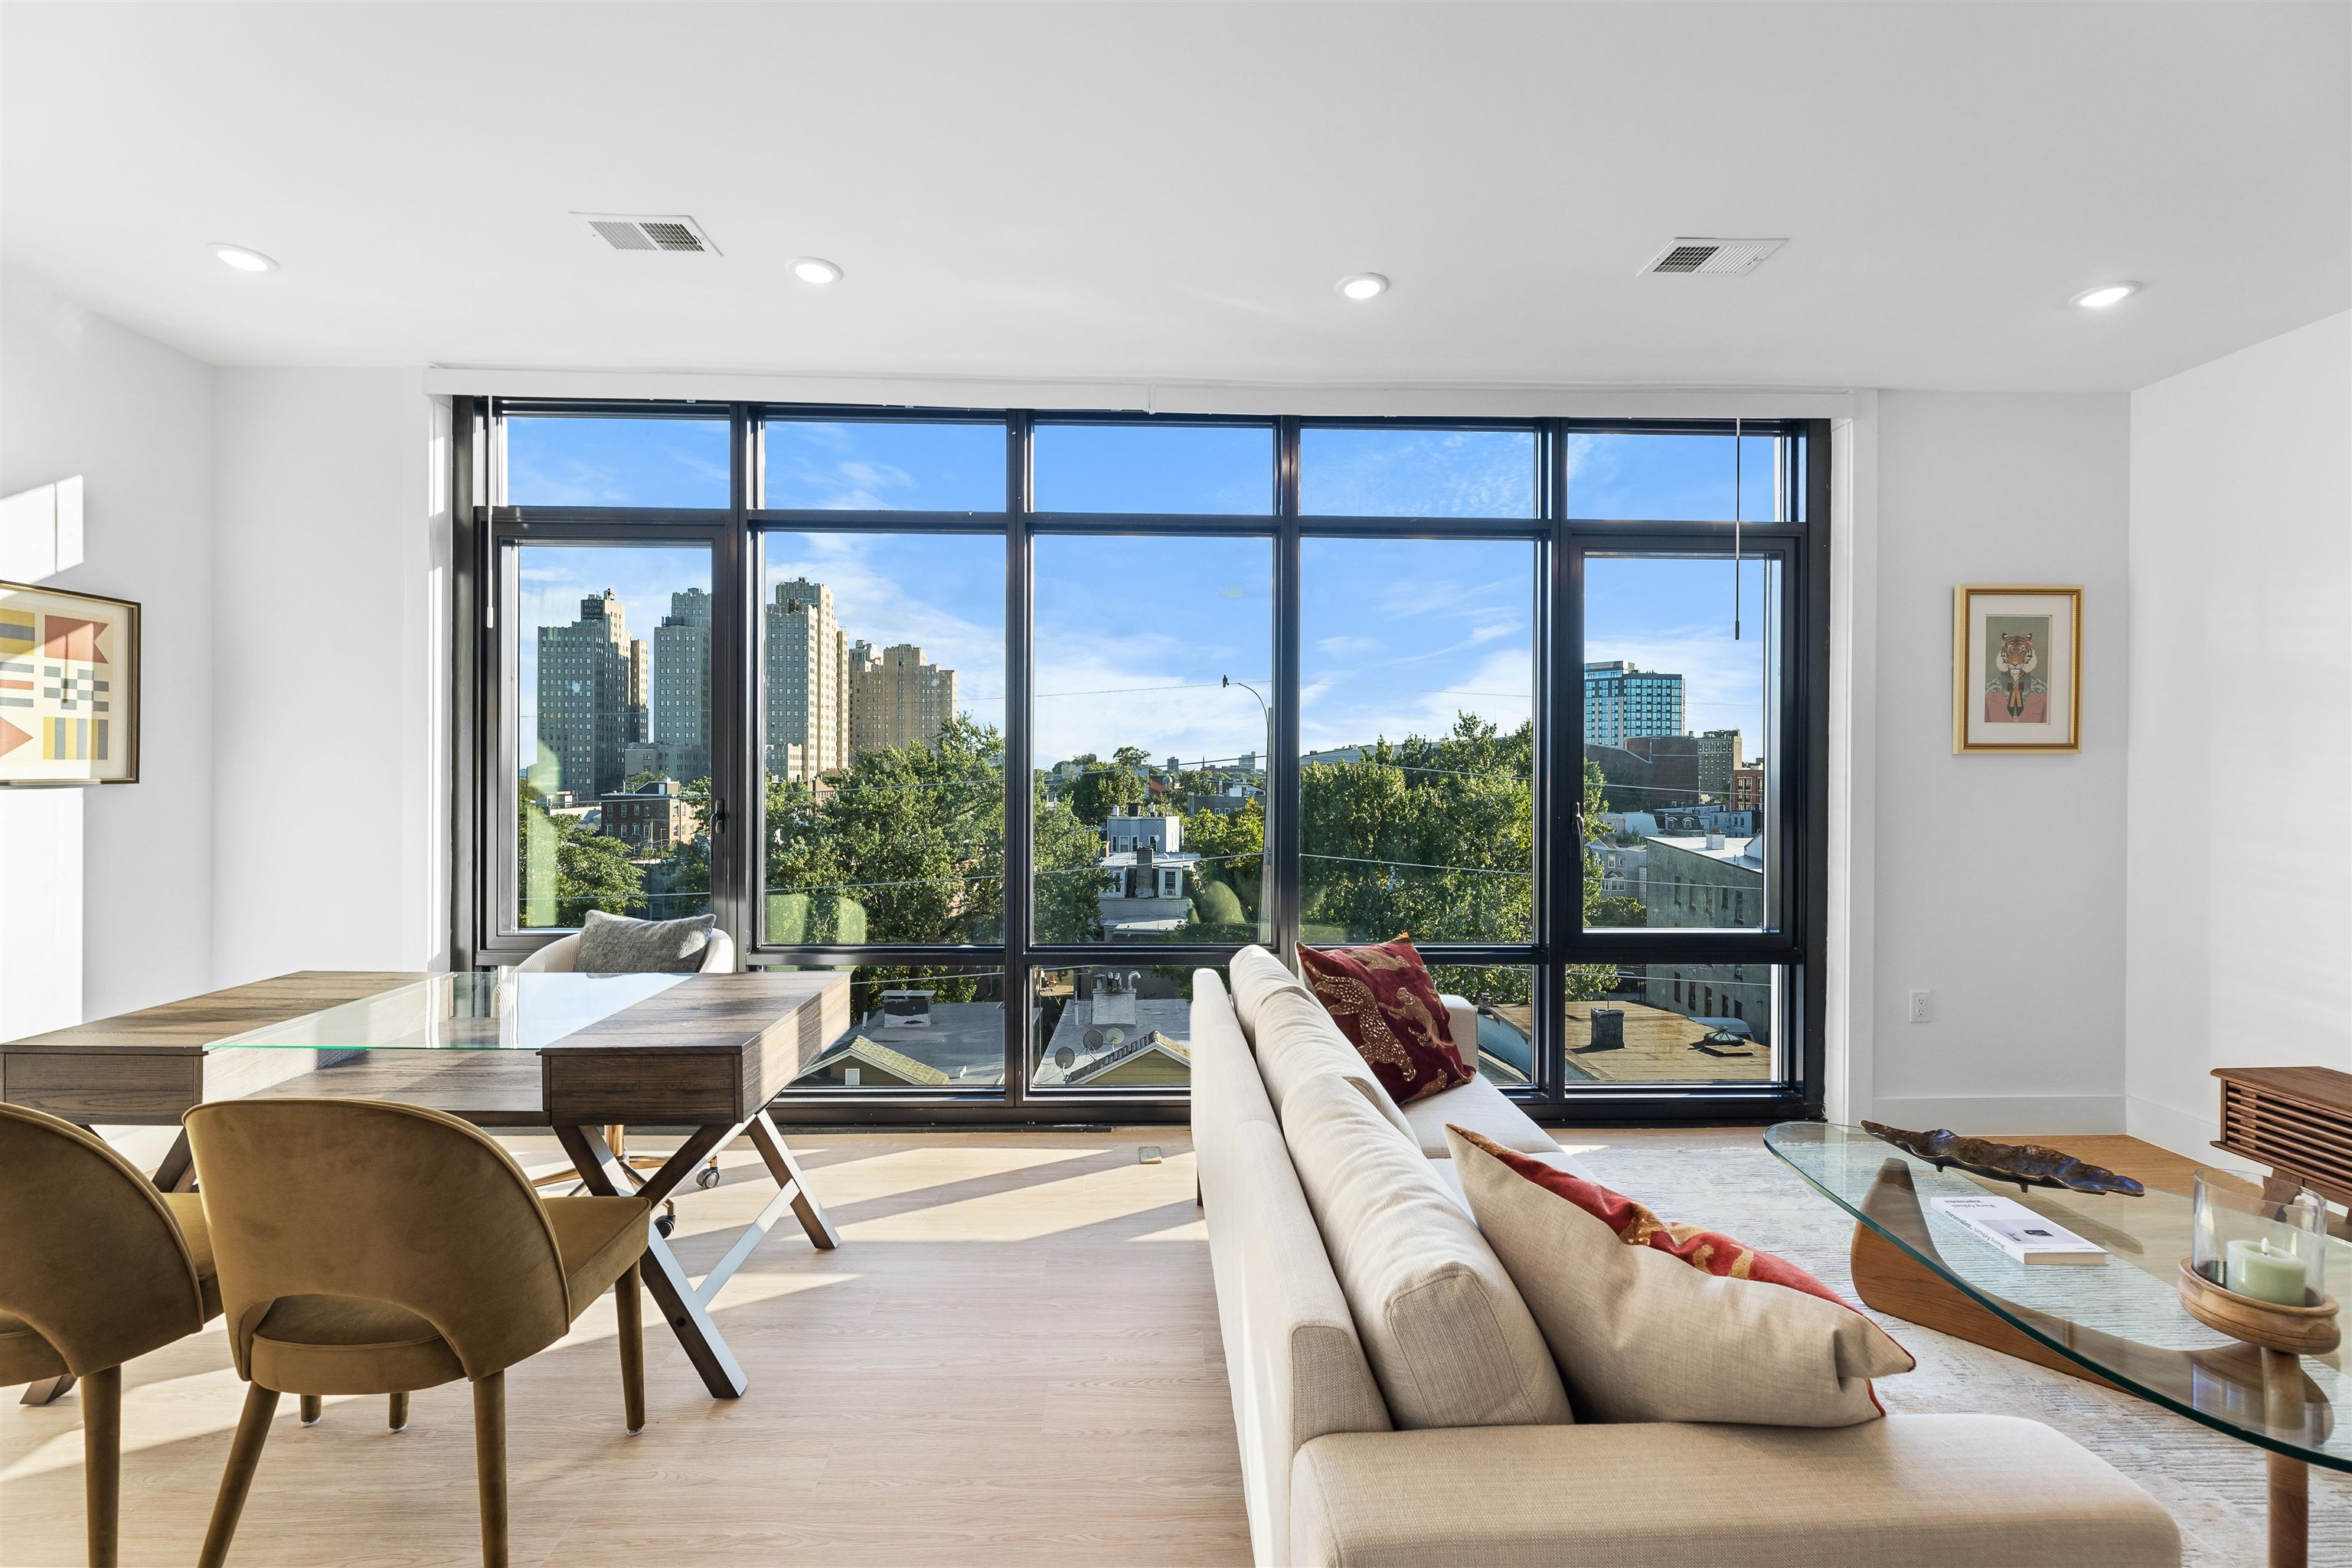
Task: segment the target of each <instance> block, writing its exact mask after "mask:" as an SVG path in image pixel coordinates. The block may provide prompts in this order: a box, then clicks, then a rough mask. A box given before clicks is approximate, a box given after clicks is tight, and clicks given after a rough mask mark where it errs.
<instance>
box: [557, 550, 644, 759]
mask: <svg viewBox="0 0 2352 1568" xmlns="http://www.w3.org/2000/svg"><path fill="white" fill-rule="evenodd" d="M644 647H645V645H644V644H643V643H633V642H631V641H630V640H629V631H628V625H627V620H626V616H625V613H624V611H623V610H622V608H621V600H620V597H619V595H615V594H614V592H613V591H612V590H611V589H609V588H607V589H606V590H605V591H604V593H602V594H600V595H596V596H595V597H593V598H588V599H583V600H581V601H580V618H579V619H578V620H576V621H573V622H572V624H571V625H570V626H541V627H540V628H539V690H538V698H539V750H540V762H541V766H540V767H536V768H534V769H533V770H532V772H533V774H534V779H533V782H534V783H537V784H539V785H540V787H541V788H542V789H546V790H563V791H567V792H569V793H570V794H571V795H573V796H574V797H575V798H578V799H583V800H587V799H593V798H594V797H596V796H598V795H604V794H606V793H607V792H609V791H612V790H616V789H618V788H620V787H621V778H622V773H621V748H622V747H623V746H625V745H626V744H627V743H628V741H629V736H628V732H627V731H628V724H629V694H630V689H631V686H630V682H631V675H630V668H631V663H632V659H633V657H636V656H633V654H632V652H631V650H632V649H636V650H642V649H643V648H644ZM639 661H640V662H641V658H640V659H639ZM550 766H551V770H552V776H551V777H549V776H547V774H546V772H545V770H546V769H548V768H549V767H550Z"/></svg>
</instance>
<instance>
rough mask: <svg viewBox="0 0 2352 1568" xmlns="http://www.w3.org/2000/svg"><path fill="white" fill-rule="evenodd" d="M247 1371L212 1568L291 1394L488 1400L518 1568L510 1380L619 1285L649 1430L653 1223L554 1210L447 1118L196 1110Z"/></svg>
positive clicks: (365, 1103) (495, 1478) (479, 1443)
mask: <svg viewBox="0 0 2352 1568" xmlns="http://www.w3.org/2000/svg"><path fill="white" fill-rule="evenodd" d="M187 1126H188V1147H189V1152H190V1153H191V1154H193V1155H194V1159H195V1166H196V1179H197V1183H198V1185H199V1186H200V1187H201V1188H202V1190H203V1192H204V1194H205V1212H206V1215H208V1217H209V1218H210V1220H211V1222H212V1236H213V1250H214V1256H215V1258H216V1259H217V1261H218V1264H219V1268H220V1289H221V1300H222V1303H223V1306H224V1308H225V1309H226V1314H227V1320H228V1333H229V1347H230V1350H231V1352H233V1353H234V1355H235V1356H236V1370H237V1373H238V1374H239V1375H241V1376H242V1377H244V1378H245V1379H246V1380H247V1383H248V1384H250V1385H251V1386H250V1387H249V1388H248V1389H247V1392H246V1400H245V1414H244V1415H243V1416H242V1417H241V1418H240V1419H239V1420H238V1423H237V1428H236V1439H235V1441H234V1442H233V1443H232V1444H231V1446H230V1448H229V1458H228V1467H227V1469H226V1472H225V1473H224V1474H223V1475H222V1477H221V1489H220V1496H219V1498H218V1500H216V1501H215V1503H214V1505H213V1518H212V1526H211V1528H210V1530H208V1531H206V1533H205V1546H204V1552H203V1555H202V1556H201V1558H200V1559H199V1562H200V1563H203V1564H205V1568H217V1565H218V1564H220V1563H222V1562H224V1561H225V1560H226V1557H227V1554H228V1547H229V1542H230V1540H231V1539H232V1538H233V1537H234V1536H235V1534H236V1521H237V1515H238V1514H239V1513H240V1512H241V1511H242V1510H244V1507H245V1499H246V1494H247V1491H248V1490H249V1489H251V1487H252V1485H253V1476H254V1471H255V1469H256V1468H257V1466H258V1465H259V1464H260V1462H261V1447H262V1444H263V1443H264V1442H265V1441H266V1440H267V1439H268V1436H269V1421H270V1416H271V1415H272V1414H273V1413H274V1412H275V1411H276V1410H277V1407H278V1395H279V1394H282V1393H284V1394H306V1395H311V1396H318V1395H324V1394H394V1395H403V1396H404V1395H406V1394H409V1393H412V1392H414V1391H415V1390H416V1389H420V1388H433V1387H436V1386H438V1385H439V1384H445V1383H454V1382H456V1381H457V1380H458V1379H459V1378H463V1379H465V1380H467V1382H469V1383H471V1384H473V1389H474V1462H475V1472H476V1475H477V1477H478V1480H479V1483H480V1489H481V1511H482V1561H483V1562H484V1563H486V1564H489V1565H491V1568H499V1565H502V1564H504V1563H506V1562H507V1472H506V1381H505V1373H506V1369H507V1368H509V1367H510V1366H512V1365H514V1364H515V1363H517V1362H520V1361H521V1360H523V1359H524V1358H525V1357H527V1356H530V1355H534V1354H536V1353H538V1352H540V1351H542V1350H545V1349H546V1348H547V1347H548V1346H549V1345H551V1344H553V1343H554V1342H556V1341H557V1340H559V1339H561V1338H562V1336H563V1333H564V1331H566V1330H568V1329H569V1328H570V1327H571V1326H572V1321H573V1320H574V1319H576V1318H578V1317H579V1316H580V1314H581V1313H582V1312H583V1311H584V1310H586V1309H587V1307H588V1304H589V1303H590V1302H591V1301H593V1300H595V1299H596V1297H597V1295H598V1294H599V1293H600V1292H601V1291H603V1290H604V1289H605V1288H606V1287H608V1286H610V1287H614V1303H615V1305H616V1306H617V1308H618V1309H619V1313H620V1342H621V1389H622V1402H623V1405H624V1408H625V1412H626V1415H627V1418H628V1428H629V1430H630V1431H632V1432H635V1431H637V1430H638V1429H640V1428H641V1427H643V1426H645V1419H646V1416H645V1337H644V1331H643V1318H642V1315H641V1310H642V1309H641V1302H640V1299H639V1296H638V1291H637V1265H638V1259H639V1258H642V1257H643V1256H644V1254H645V1249H646V1225H647V1216H648V1213H649V1211H650V1208H651V1205H648V1204H647V1203H646V1201H645V1200H644V1199H642V1198H603V1197H579V1198H541V1196H539V1195H538V1194H536V1193H534V1192H532V1191H531V1186H530V1178H529V1177H528V1176H526V1175H524V1174H523V1172H522V1168H521V1167H520V1166H519V1165H517V1164H516V1163H514V1160H513V1158H512V1157H511V1156H509V1154H508V1153H507V1152H506V1151H505V1150H504V1149H501V1148H500V1147H499V1145H498V1144H497V1143H495V1142H492V1141H491V1140H490V1139H489V1138H488V1137H487V1136H486V1135H485V1134H483V1133H482V1132H481V1131H478V1129H476V1128H475V1127H474V1126H472V1125H471V1124H470V1123H468V1122H465V1121H459V1120H458V1119H457V1118H456V1117H454V1116H445V1115H443V1114H442V1113H441V1112H439V1111H437V1110H424V1109H423V1108H421V1107H418V1106H413V1105H394V1104H388V1103H385V1102H383V1101H380V1100H303V1099H288V1100H225V1101H221V1102H219V1103H216V1104H212V1105H202V1106H198V1107H197V1108H196V1109H195V1110H191V1111H190V1112H188V1115H187Z"/></svg>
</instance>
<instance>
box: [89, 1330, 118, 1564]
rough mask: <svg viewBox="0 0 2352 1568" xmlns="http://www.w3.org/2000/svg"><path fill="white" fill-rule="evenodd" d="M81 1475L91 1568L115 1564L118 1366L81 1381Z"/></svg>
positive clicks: (116, 1536) (116, 1540) (116, 1546)
mask: <svg viewBox="0 0 2352 1568" xmlns="http://www.w3.org/2000/svg"><path fill="white" fill-rule="evenodd" d="M81 1473H82V1508H83V1510H84V1512H85V1514H86V1516H87V1517H86V1522H85V1528H86V1529H87V1530H88V1531H89V1563H90V1568H114V1564H115V1560H116V1556H117V1554H118V1553H119V1552H120V1551H121V1539H122V1538H121V1529H120V1520H121V1511H120V1510H121V1499H122V1369H121V1367H119V1366H110V1367H108V1368H106V1369H105V1370H104V1371H102V1372H94V1373H90V1374H89V1377H87V1378H86V1379H84V1380H83V1382H82V1385H81Z"/></svg>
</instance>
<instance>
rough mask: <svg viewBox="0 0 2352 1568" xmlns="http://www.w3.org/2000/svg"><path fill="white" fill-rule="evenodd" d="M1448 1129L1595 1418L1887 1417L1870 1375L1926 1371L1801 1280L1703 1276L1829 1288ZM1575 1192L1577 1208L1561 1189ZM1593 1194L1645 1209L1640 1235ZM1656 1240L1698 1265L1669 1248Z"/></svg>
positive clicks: (1461, 1169)
mask: <svg viewBox="0 0 2352 1568" xmlns="http://www.w3.org/2000/svg"><path fill="white" fill-rule="evenodd" d="M1445 1131H1446V1137H1447V1139H1448V1140H1449V1141H1450V1142H1451V1143H1452V1145H1453V1149H1454V1170H1455V1172H1456V1173H1458V1174H1459V1175H1460V1176H1461V1178H1462V1190H1463V1193H1464V1195H1465V1196H1466V1197H1467V1198H1468V1199H1469V1200H1470V1211H1471V1213H1472V1214H1473V1215H1476V1216H1477V1220H1478V1228H1479V1229H1480V1230H1481V1231H1482V1232H1484V1233H1485V1235H1486V1240H1487V1241H1488V1242H1489V1243H1491V1244H1492V1245H1493V1247H1494V1248H1495V1251H1496V1255H1497V1256H1498V1257H1500V1258H1502V1260H1503V1265H1504V1267H1505V1268H1508V1269H1509V1270H1510V1272H1511V1279H1512V1280H1513V1282H1514V1283H1516V1284H1517V1286H1518V1289H1519V1294H1520V1295H1521V1296H1522V1297H1524V1298H1525V1299H1526V1301H1527V1304H1528V1310H1530V1311H1532V1312H1533V1313H1534V1314H1535V1319H1536V1321H1537V1323H1538V1324H1539V1325H1540V1326H1541V1327H1542V1330H1543V1336H1544V1340H1545V1342H1547V1343H1549V1345H1550V1346H1551V1353H1552V1356H1553V1359H1554V1360H1556V1361H1557V1362H1558V1363H1559V1372H1560V1375H1561V1377H1562V1378H1564V1379H1565V1380H1566V1381H1567V1384H1568V1387H1569V1391H1570V1394H1571V1395H1572V1396H1573V1397H1574V1398H1575V1400H1576V1406H1577V1411H1578V1414H1580V1415H1583V1416H1585V1417H1587V1418H1589V1419H1592V1420H1599V1421H1724V1422H1744V1423H1748V1424H1750V1425H1755V1426H1853V1425H1854V1424H1855V1423H1857V1422H1862V1421H1873V1420H1875V1419H1877V1418H1878V1417H1879V1416H1880V1415H1884V1414H1885V1411H1884V1410H1882V1409H1881V1408H1880V1406H1879V1404H1878V1399H1877V1396H1876V1394H1874V1393H1873V1392H1872V1389H1871V1385H1870V1380H1871V1379H1872V1378H1874V1377H1888V1376H1892V1375H1894V1374H1895V1373H1904V1372H1909V1371H1910V1370H1911V1369H1912V1367H1913V1366H1915V1365H1916V1364H1917V1363H1915V1362H1914V1361H1913V1360H1912V1359H1911V1354H1910V1352H1908V1351H1906V1350H1905V1349H1904V1348H1903V1347H1902V1346H1901V1345H1899V1344H1896V1343H1895V1341H1894V1340H1892V1339H1890V1338H1889V1337H1887V1334H1886V1332H1885V1330H1883V1329H1881V1328H1880V1327H1879V1326H1878V1325H1877V1324H1875V1323H1874V1322H1872V1321H1870V1320H1869V1319H1868V1318H1865V1317H1864V1316H1863V1315H1862V1314H1861V1313H1860V1312H1858V1311H1856V1310H1854V1309H1853V1308H1851V1307H1848V1306H1844V1305H1843V1304H1841V1303H1839V1302H1837V1301H1835V1300H1824V1299H1823V1298H1822V1296H1819V1295H1814V1294H1811V1293H1809V1291H1808V1289H1804V1288H1802V1287H1798V1286H1792V1285H1789V1284H1778V1283H1768V1282H1766V1281H1765V1280H1764V1279H1750V1278H1734V1277H1729V1276H1727V1275H1726V1276H1718V1275H1716V1274H1713V1273H1709V1272H1706V1271H1705V1270H1706V1268H1707V1267H1708V1266H1710V1265H1711V1266H1713V1267H1716V1268H1726V1269H1732V1270H1738V1271H1739V1272H1740V1273H1742V1274H1745V1273H1747V1272H1748V1271H1750V1270H1751V1269H1753V1268H1757V1267H1759V1264H1758V1261H1757V1260H1758V1259H1759V1258H1761V1259H1763V1261H1764V1263H1765V1264H1767V1265H1769V1271H1770V1272H1772V1273H1774V1274H1776V1275H1778V1276H1780V1277H1782V1278H1787V1277H1790V1276H1794V1277H1798V1278H1801V1279H1803V1280H1804V1281H1805V1282H1806V1283H1807V1284H1808V1285H1810V1286H1811V1287H1812V1288H1813V1289H1823V1290H1826V1288H1825V1287H1822V1286H1821V1285H1820V1282H1819V1281H1817V1280H1813V1279H1811V1276H1810V1275H1805V1274H1803V1271H1802V1270H1801V1269H1797V1268H1795V1267H1794V1266H1793V1265H1790V1264H1788V1263H1786V1262H1784V1261H1782V1260H1780V1259H1778V1258H1769V1257H1767V1256H1766V1255H1761V1254H1755V1253H1753V1252H1752V1251H1749V1250H1748V1249H1740V1250H1739V1251H1738V1252H1737V1253H1735V1254H1734V1256H1732V1257H1728V1258H1727V1257H1724V1256H1722V1253H1723V1251H1724V1249H1725V1248H1727V1247H1737V1246H1738V1244H1735V1243H1731V1242H1730V1241H1729V1238H1727V1237H1717V1236H1712V1235H1706V1234H1704V1233H1700V1234H1698V1235H1693V1234H1692V1233H1690V1232H1688V1231H1687V1230H1686V1229H1685V1227H1679V1226H1675V1227H1665V1226H1660V1225H1659V1223H1658V1222H1657V1220H1656V1219H1655V1217H1654V1216H1653V1215H1649V1213H1648V1211H1646V1210H1643V1209H1642V1208H1641V1207H1640V1205H1636V1204H1632V1203H1630V1202H1628V1201H1627V1200H1625V1199H1623V1198H1622V1197H1620V1196H1619V1195H1618V1194H1614V1193H1611V1192H1609V1190H1608V1189H1607V1188H1605V1187H1601V1186H1600V1185H1599V1184H1595V1183H1591V1182H1585V1181H1583V1180H1582V1179H1581V1178H1580V1177H1577V1176H1575V1175H1574V1174H1572V1173H1567V1172H1562V1171H1559V1170H1558V1169H1557V1168H1556V1167H1551V1166H1543V1165H1539V1164H1538V1162H1535V1161H1531V1160H1529V1159H1528V1156H1526V1155H1524V1154H1517V1153H1513V1152H1511V1151H1509V1150H1507V1149H1504V1148H1502V1147H1501V1146H1500V1145H1498V1144H1496V1143H1495V1142H1492V1141H1491V1140H1488V1139H1486V1138H1482V1137H1479V1136H1478V1135H1477V1134H1475V1133H1468V1132H1465V1131H1464V1130H1463V1129H1461V1128H1459V1127H1448V1128H1447V1129H1446V1130H1445ZM1522 1165H1526V1166H1528V1167H1530V1169H1528V1170H1525V1171H1523V1170H1522V1169H1521V1168H1520V1167H1521V1166H1522ZM1570 1191H1573V1192H1575V1193H1576V1194H1578V1196H1577V1199H1576V1200H1571V1198H1570V1197H1569V1196H1567V1195H1563V1194H1566V1193H1569V1192H1570ZM1594 1194H1599V1197H1600V1199H1601V1200H1604V1201H1605V1200H1614V1204H1615V1205H1622V1210H1623V1211H1624V1212H1626V1213H1627V1214H1628V1215H1630V1216H1631V1218H1630V1221H1629V1224H1628V1230H1629V1232H1630V1237H1620V1236H1619V1234H1618V1232H1617V1231H1615V1230H1612V1228H1611V1226H1610V1225H1609V1223H1608V1222H1607V1221H1605V1220H1603V1219H1602V1218H1601V1217H1600V1216H1599V1215H1597V1214H1595V1213H1593V1212H1591V1211H1590V1210H1588V1209H1587V1208H1586V1207H1584V1206H1581V1205H1582V1204H1583V1203H1586V1202H1592V1201H1595V1200H1594ZM1662 1231H1663V1233H1664V1234H1663V1235H1662V1234H1661V1232H1662ZM1652 1237H1657V1238H1658V1239H1660V1240H1663V1241H1664V1242H1666V1243H1667V1244H1669V1245H1674V1246H1676V1247H1684V1248H1685V1250H1686V1251H1687V1252H1688V1253H1689V1256H1688V1257H1685V1256H1677V1255H1675V1253H1671V1252H1666V1251H1661V1250H1659V1248H1658V1247H1654V1246H1652V1245H1650V1244H1649V1243H1650V1239H1651V1238H1652ZM1629 1239H1630V1240H1631V1242H1632V1244H1631V1245H1629ZM1693 1242H1696V1246H1692V1245H1690V1244H1691V1243H1693Z"/></svg>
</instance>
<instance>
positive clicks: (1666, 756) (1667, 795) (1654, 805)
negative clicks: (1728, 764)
mask: <svg viewBox="0 0 2352 1568" xmlns="http://www.w3.org/2000/svg"><path fill="white" fill-rule="evenodd" d="M1625 749H1626V750H1627V751H1629V752H1633V754H1634V755H1635V756H1637V757H1640V758H1641V759H1642V760H1643V761H1644V762H1646V763H1649V764H1650V783H1649V787H1648V789H1647V790H1646V792H1645V793H1644V794H1643V806H1644V807H1645V808H1646V809H1649V810H1652V811H1657V810H1663V809H1664V808H1665V807H1667V806H1670V805H1697V804H1698V799H1699V795H1700V790H1699V740H1698V737H1697V736H1696V735H1682V734H1661V735H1628V736H1626V737H1625ZM1725 782H1726V784H1728V783H1729V781H1728V779H1727V780H1726V781H1725Z"/></svg>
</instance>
